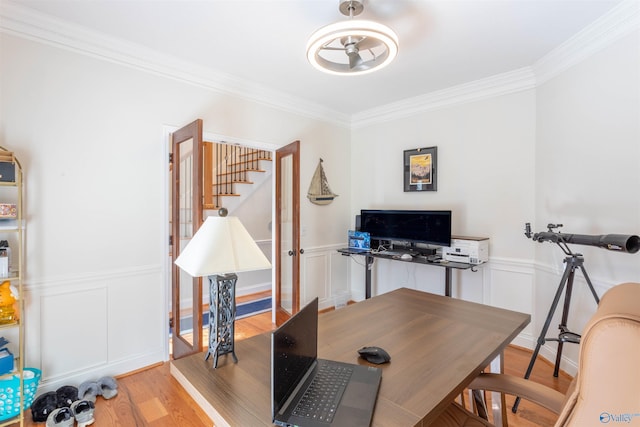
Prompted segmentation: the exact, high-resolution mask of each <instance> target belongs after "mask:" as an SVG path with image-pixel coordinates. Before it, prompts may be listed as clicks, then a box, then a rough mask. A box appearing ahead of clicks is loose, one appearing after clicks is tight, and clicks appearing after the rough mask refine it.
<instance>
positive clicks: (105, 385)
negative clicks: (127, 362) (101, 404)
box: [98, 377, 118, 399]
mask: <svg viewBox="0 0 640 427" xmlns="http://www.w3.org/2000/svg"><path fill="white" fill-rule="evenodd" d="M98 388H99V390H100V394H101V395H102V397H104V398H105V399H111V398H112V397H115V396H116V395H117V394H118V383H116V379H115V378H113V377H102V378H100V379H99V380H98Z"/></svg>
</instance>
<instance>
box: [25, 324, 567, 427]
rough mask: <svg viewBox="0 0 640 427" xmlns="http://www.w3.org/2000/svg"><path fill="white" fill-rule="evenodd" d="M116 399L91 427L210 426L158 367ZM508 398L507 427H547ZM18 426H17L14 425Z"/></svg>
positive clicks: (127, 381)
mask: <svg viewBox="0 0 640 427" xmlns="http://www.w3.org/2000/svg"><path fill="white" fill-rule="evenodd" d="M272 328H273V325H272V324H271V314H270V313H264V314H260V315H257V316H252V317H248V318H245V319H241V320H238V321H237V322H236V334H237V338H236V339H244V338H248V337H251V336H253V335H256V334H259V333H262V332H265V331H268V330H271V329H272ZM530 358H531V352H530V351H529V350H525V349H521V348H517V347H509V348H507V350H506V353H505V372H506V373H509V374H513V375H517V376H522V375H523V373H524V372H525V370H526V367H527V365H528V363H529V360H530ZM531 380H532V381H537V382H539V383H542V384H545V385H547V386H550V387H553V388H555V389H556V390H559V391H561V392H565V391H566V389H567V387H568V386H569V382H570V381H571V378H570V377H569V376H568V375H566V374H564V373H561V374H560V376H559V378H554V377H553V365H552V364H551V363H550V362H547V361H546V360H544V359H539V360H538V361H536V364H535V367H534V370H533V373H532V375H531ZM118 390H119V392H118V395H117V396H116V397H115V398H113V399H111V400H104V399H103V398H101V397H98V401H97V402H96V410H95V419H96V422H95V423H94V425H95V426H96V427H103V426H104V427H110V426H118V427H120V426H122V427H132V426H152V427H164V426H167V427H176V426H180V427H204V426H207V427H211V425H212V422H211V420H210V419H209V418H208V417H207V416H206V414H205V413H204V412H203V411H202V410H201V409H200V408H199V407H198V405H196V404H195V402H194V401H193V400H192V399H191V397H190V396H189V395H188V394H187V393H186V392H185V391H184V389H183V388H182V387H181V386H180V384H178V382H177V381H176V380H175V379H174V378H173V377H172V376H171V374H170V373H169V364H168V363H163V364H160V365H157V366H153V367H150V368H148V369H144V370H141V371H139V372H134V373H131V374H128V375H125V376H121V377H118ZM513 400H514V399H513V398H512V397H509V396H508V397H507V404H508V408H509V410H508V411H507V412H508V421H509V426H511V427H548V426H552V425H553V423H554V421H555V419H556V416H555V414H553V413H551V412H549V411H547V410H545V409H543V408H540V407H537V406H536V405H533V404H531V403H530V402H526V401H522V402H521V404H520V407H519V409H518V413H517V414H513V413H512V412H511V410H510V408H511V406H512V405H513ZM26 415H27V416H26V422H25V425H26V426H44V423H34V422H33V421H32V419H31V412H30V411H29V412H28V413H27V414H26ZM14 425H15V426H17V425H18V424H14Z"/></svg>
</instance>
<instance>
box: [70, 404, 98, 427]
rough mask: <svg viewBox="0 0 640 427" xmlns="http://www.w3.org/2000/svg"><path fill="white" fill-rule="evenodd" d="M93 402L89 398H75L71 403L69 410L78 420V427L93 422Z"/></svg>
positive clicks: (83, 426)
mask: <svg viewBox="0 0 640 427" xmlns="http://www.w3.org/2000/svg"><path fill="white" fill-rule="evenodd" d="M95 407H96V406H95V405H94V404H93V402H91V401H89V400H76V401H75V402H73V404H72V405H71V412H72V413H73V416H74V417H75V419H76V421H77V422H78V427H85V426H88V425H90V424H93V422H94V421H95V418H94V417H93V412H94V409H95Z"/></svg>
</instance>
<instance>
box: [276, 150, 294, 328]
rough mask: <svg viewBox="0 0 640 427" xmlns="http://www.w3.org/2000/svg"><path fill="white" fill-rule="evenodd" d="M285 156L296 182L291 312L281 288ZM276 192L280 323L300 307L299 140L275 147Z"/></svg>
mask: <svg viewBox="0 0 640 427" xmlns="http://www.w3.org/2000/svg"><path fill="white" fill-rule="evenodd" d="M286 156H293V171H292V174H293V182H292V196H293V200H292V208H293V213H294V215H293V218H292V247H291V248H290V250H291V251H292V252H293V256H292V257H293V271H292V275H291V281H292V284H293V286H292V290H291V293H292V294H291V297H292V310H291V311H292V313H288V312H286V311H285V310H283V309H282V308H281V303H282V296H281V288H280V280H281V277H282V267H281V262H280V255H281V254H282V244H281V242H280V235H281V234H280V233H281V231H282V230H281V228H282V226H281V219H282V218H281V214H280V210H281V209H280V206H281V205H282V194H281V192H280V188H281V183H282V176H281V170H280V160H281V159H282V158H283V157H286ZM275 159H276V164H275V170H276V184H275V187H276V192H275V211H276V226H275V229H276V231H275V243H276V244H275V266H276V268H275V283H274V288H275V301H274V302H275V319H274V320H275V322H276V324H277V325H281V324H282V323H284V321H286V320H287V319H288V318H289V317H291V314H295V313H297V312H298V310H300V141H294V142H292V143H290V144H289V145H286V146H284V147H282V148H279V149H278V150H276V156H275Z"/></svg>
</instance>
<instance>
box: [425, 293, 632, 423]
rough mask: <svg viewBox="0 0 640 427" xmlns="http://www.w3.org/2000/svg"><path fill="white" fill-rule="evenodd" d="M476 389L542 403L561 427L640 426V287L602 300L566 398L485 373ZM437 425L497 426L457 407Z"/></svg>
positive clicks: (474, 385) (585, 335)
mask: <svg viewBox="0 0 640 427" xmlns="http://www.w3.org/2000/svg"><path fill="white" fill-rule="evenodd" d="M470 387H471V388H473V389H478V390H492V391H498V392H503V393H507V394H512V395H514V396H520V397H522V398H523V399H527V400H530V401H532V402H535V403H538V404H540V405H541V406H543V407H545V408H547V409H550V410H551V411H553V412H555V413H557V414H559V417H558V420H557V421H556V423H555V427H568V426H572V427H585V426H597V425H607V424H609V425H635V424H640V283H624V284H622V285H618V286H615V287H613V288H611V289H609V290H608V291H607V292H606V293H605V294H604V296H603V297H602V298H601V299H600V304H599V305H598V309H597V310H596V313H595V314H594V315H593V317H592V318H591V320H589V322H588V324H587V325H586V327H585V329H584V331H583V334H582V340H581V343H580V356H579V361H578V373H577V375H576V377H575V378H574V380H573V382H572V383H571V385H570V386H569V390H568V391H567V394H566V395H563V394H561V393H559V392H557V391H555V390H552V389H550V388H548V387H545V386H542V385H540V384H536V383H534V382H532V381H529V380H525V379H523V378H516V377H513V376H509V375H503V374H482V375H480V376H479V377H478V378H477V379H476V380H474V381H473V383H472V384H471V385H470ZM627 420H628V421H627ZM433 425H436V426H438V427H449V426H451V427H453V426H456V427H461V426H463V427H484V426H491V424H489V423H488V422H487V421H485V420H483V419H481V418H479V417H477V416H475V415H474V414H471V413H470V412H468V411H466V410H465V409H464V408H463V407H462V406H460V405H458V404H457V403H453V404H451V405H450V406H449V408H448V409H447V410H446V411H445V412H444V413H443V414H442V416H441V418H440V419H439V420H438V421H436V422H435V423H434V424H433Z"/></svg>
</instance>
